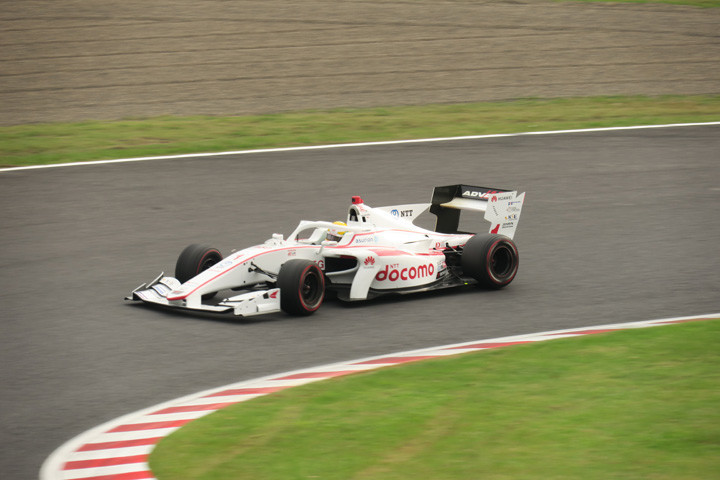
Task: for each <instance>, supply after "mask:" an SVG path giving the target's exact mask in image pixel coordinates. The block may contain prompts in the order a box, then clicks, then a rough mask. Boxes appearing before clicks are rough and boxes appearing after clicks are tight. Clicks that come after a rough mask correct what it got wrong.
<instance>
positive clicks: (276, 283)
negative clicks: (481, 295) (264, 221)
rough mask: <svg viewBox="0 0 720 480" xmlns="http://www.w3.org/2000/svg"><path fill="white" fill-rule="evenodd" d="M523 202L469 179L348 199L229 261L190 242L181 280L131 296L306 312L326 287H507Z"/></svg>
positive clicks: (368, 290)
mask: <svg viewBox="0 0 720 480" xmlns="http://www.w3.org/2000/svg"><path fill="white" fill-rule="evenodd" d="M524 199H525V194H524V193H522V194H520V195H518V194H517V192H515V191H509V190H502V189H493V188H485V187H475V186H469V185H450V186H444V187H435V189H434V190H433V195H432V201H431V203H429V204H412V205H394V206H389V207H377V208H373V207H370V206H368V205H366V204H365V202H364V201H363V200H362V198H360V197H352V205H350V208H349V210H348V215H347V220H346V221H345V222H334V223H333V222H327V221H306V220H303V221H301V222H300V224H299V225H298V227H297V228H296V229H295V230H294V231H293V232H292V233H291V234H290V235H289V236H288V237H287V238H284V237H283V236H282V235H280V234H274V235H273V236H272V238H270V239H269V240H267V241H266V242H265V243H263V244H262V245H257V246H254V247H250V248H246V249H244V250H240V251H237V252H234V253H232V254H231V255H229V256H227V257H225V258H223V257H222V255H221V253H220V252H219V251H218V250H217V249H215V248H211V247H208V246H206V245H197V244H193V245H190V246H188V247H187V248H185V250H183V252H182V253H181V254H180V257H179V258H178V260H177V264H176V267H175V277H169V276H165V275H164V274H160V276H158V277H157V278H156V279H155V280H153V281H152V282H150V283H149V284H143V285H141V286H140V287H138V288H136V289H135V290H133V292H132V293H131V294H130V296H128V297H126V300H135V301H142V302H145V303H149V304H156V305H161V306H165V307H172V308H179V309H187V310H196V311H203V312H211V313H232V314H235V315H239V316H245V317H247V316H252V315H258V314H264V313H272V312H278V311H280V310H282V311H285V312H287V313H289V314H293V315H309V314H311V313H313V312H314V311H315V310H317V309H318V308H319V307H320V305H321V304H322V302H323V299H324V298H325V294H326V291H334V292H336V294H337V296H338V298H339V299H341V300H346V301H356V300H366V299H369V298H372V297H375V296H378V295H383V294H405V293H412V292H421V291H429V290H437V289H442V288H448V287H456V286H460V285H468V284H479V285H480V286H483V287H487V288H502V287H505V286H507V285H508V284H509V283H510V282H512V281H513V279H514V278H515V275H516V274H517V271H518V250H517V247H516V246H515V243H514V242H513V240H512V239H513V237H514V235H515V230H516V228H517V225H518V221H519V219H520V213H521V211H522V205H523V201H524ZM428 209H429V211H430V213H432V214H434V215H435V216H436V217H437V218H436V221H435V230H434V231H433V230H428V229H425V228H421V227H419V226H417V225H416V224H415V221H416V219H417V218H418V216H419V215H420V214H422V213H423V212H425V211H427V210H428ZM463 210H473V211H479V212H484V218H485V220H487V221H488V222H490V229H489V233H485V234H477V235H476V234H473V233H468V232H461V231H458V228H459V221H460V212H461V211H463ZM233 291H234V292H233ZM238 291H239V292H242V293H238ZM220 294H221V295H220Z"/></svg>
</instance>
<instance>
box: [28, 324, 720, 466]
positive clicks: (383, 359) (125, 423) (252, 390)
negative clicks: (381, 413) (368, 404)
mask: <svg viewBox="0 0 720 480" xmlns="http://www.w3.org/2000/svg"><path fill="white" fill-rule="evenodd" d="M712 319H720V313H717V314H710V315H707V314H706V315H701V316H694V317H677V318H665V319H659V320H646V321H641V322H630V323H622V324H613V325H598V326H594V327H582V328H574V329H567V330H555V331H550V332H541V333H534V334H528V335H516V336H511V337H503V338H495V339H486V340H475V341H472V342H465V343H458V344H453V345H444V346H440V347H431V348H425V349H420V350H413V351H407V352H398V353H393V354H389V355H381V356H377V357H370V358H365V359H356V360H351V361H348V362H339V363H335V364H330V365H324V366H318V367H313V368H307V369H302V370H296V371H292V372H285V373H280V374H276V375H271V376H268V377H262V378H257V379H253V380H247V381H243V382H239V383H236V384H231V385H225V386H222V387H218V388H215V389H211V390H206V391H203V392H198V393H195V394H192V395H188V396H186V397H183V398H179V399H176V400H172V401H170V402H166V403H163V404H160V405H155V406H153V407H150V408H147V409H145V410H141V411H139V412H135V413H131V414H128V415H125V416H123V417H120V418H118V419H115V420H112V421H110V422H107V423H105V424H103V425H100V426H98V427H95V428H94V429H91V430H89V431H87V432H85V433H82V434H80V435H78V436H77V437H75V438H74V439H72V440H70V441H68V442H66V443H65V444H64V445H62V446H61V447H60V448H58V449H57V450H56V451H55V452H54V453H53V454H52V455H50V457H48V459H47V460H46V461H45V463H44V464H43V466H42V469H41V471H40V479H41V480H80V479H82V480H154V477H153V474H152V472H151V471H150V469H149V466H148V464H147V459H148V457H149V455H150V454H151V452H152V450H153V449H154V448H155V445H156V444H157V442H159V441H160V440H161V439H162V438H164V437H166V436H167V435H170V434H171V433H173V432H175V431H176V430H177V429H178V428H180V427H182V426H183V425H185V424H186V423H188V422H191V421H193V420H194V419H196V418H200V417H202V416H204V415H207V414H209V413H211V412H214V411H217V410H219V409H221V408H224V407H226V406H228V405H234V404H236V403H240V402H243V401H247V400H250V399H252V398H256V397H258V396H261V395H267V394H270V393H274V392H277V391H280V390H284V389H287V388H291V387H294V386H298V385H305V384H307V383H311V382H315V381H319V380H323V379H327V378H333V377H339V376H343V375H349V374H351V373H357V372H366V371H369V370H375V369H378V368H384V367H388V366H392V365H399V364H403V363H410V362H416V361H421V360H425V359H430V358H440V357H444V356H449V355H459V354H462V353H466V352H472V351H481V350H485V349H491V348H504V347H510V346H514V345H522V344H526V343H531V342H540V341H545V340H555V339H559V338H563V337H577V336H581V335H594V334H602V333H608V332H614V331H618V330H626V329H635V328H648V327H656V326H663V325H668V324H675V323H684V322H689V321H701V320H712ZM216 397H234V398H233V400H236V401H232V402H220V403H216V402H210V403H208V402H207V401H208V400H209V399H213V398H216ZM203 401H205V402H206V403H202V402H203ZM158 415H174V416H176V418H177V420H170V421H154V420H155V419H157V416H158ZM133 448H134V449H133Z"/></svg>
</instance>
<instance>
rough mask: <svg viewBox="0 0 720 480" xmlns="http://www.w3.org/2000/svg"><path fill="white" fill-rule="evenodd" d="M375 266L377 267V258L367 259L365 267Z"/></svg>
mask: <svg viewBox="0 0 720 480" xmlns="http://www.w3.org/2000/svg"><path fill="white" fill-rule="evenodd" d="M373 265H375V257H367V258H366V259H365V266H366V267H372V266H373Z"/></svg>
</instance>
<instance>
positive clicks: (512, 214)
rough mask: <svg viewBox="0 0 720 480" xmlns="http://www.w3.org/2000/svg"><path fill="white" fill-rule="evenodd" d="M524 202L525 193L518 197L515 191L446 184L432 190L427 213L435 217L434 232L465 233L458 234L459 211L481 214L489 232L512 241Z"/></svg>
mask: <svg viewBox="0 0 720 480" xmlns="http://www.w3.org/2000/svg"><path fill="white" fill-rule="evenodd" d="M524 200H525V193H521V194H520V195H518V194H517V192H516V191H511V190H504V189H501V188H488V187H476V186H473V185H447V186H444V187H435V189H434V190H433V196H432V204H431V206H430V213H433V214H434V215H435V216H436V217H437V221H436V223H435V231H436V232H439V233H466V232H459V231H458V227H459V225H460V212H461V211H462V210H472V211H477V212H485V220H487V221H488V222H490V230H489V232H490V233H497V234H500V235H506V236H508V237H510V238H513V237H514V236H515V229H516V228H517V225H518V222H519V220H520V213H521V212H522V205H523V201H524Z"/></svg>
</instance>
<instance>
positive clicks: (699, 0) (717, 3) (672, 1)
mask: <svg viewBox="0 0 720 480" xmlns="http://www.w3.org/2000/svg"><path fill="white" fill-rule="evenodd" d="M556 1H574V2H583V3H620V4H622V3H654V4H658V3H660V4H667V5H682V6H685V7H700V8H718V7H720V0H556Z"/></svg>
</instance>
